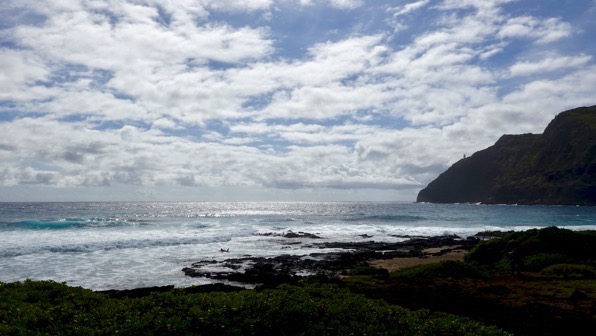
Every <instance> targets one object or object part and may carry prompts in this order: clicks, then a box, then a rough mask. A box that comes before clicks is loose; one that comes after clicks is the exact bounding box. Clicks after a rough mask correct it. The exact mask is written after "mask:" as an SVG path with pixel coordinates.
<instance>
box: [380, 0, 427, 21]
mask: <svg viewBox="0 0 596 336" xmlns="http://www.w3.org/2000/svg"><path fill="white" fill-rule="evenodd" d="M429 2H430V0H419V1H416V2H410V3H408V4H405V5H403V6H400V7H392V8H390V9H388V12H390V13H392V14H393V17H397V16H401V15H405V14H408V13H410V12H412V11H415V10H417V9H420V8H423V7H425V6H426V5H428V3H429Z"/></svg>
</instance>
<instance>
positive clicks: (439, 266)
mask: <svg viewBox="0 0 596 336" xmlns="http://www.w3.org/2000/svg"><path fill="white" fill-rule="evenodd" d="M391 275H392V276H394V277H401V278H409V279H421V278H422V279H433V278H484V277H486V274H485V273H484V272H482V271H481V270H480V269H479V268H477V267H476V266H474V265H473V264H468V263H465V262H461V261H452V260H447V261H442V262H439V263H435V264H427V265H418V266H413V267H408V268H403V269H400V270H397V271H395V272H393V273H391Z"/></svg>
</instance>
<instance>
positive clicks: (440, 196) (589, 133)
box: [417, 106, 596, 205]
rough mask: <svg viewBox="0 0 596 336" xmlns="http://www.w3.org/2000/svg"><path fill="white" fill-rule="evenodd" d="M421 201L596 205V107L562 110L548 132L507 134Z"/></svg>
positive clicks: (433, 186) (454, 170) (461, 163)
mask: <svg viewBox="0 0 596 336" xmlns="http://www.w3.org/2000/svg"><path fill="white" fill-rule="evenodd" d="M417 201H418V202H433V203H477V202H482V203H487V204H488V203H503V204H513V203H517V204H571V205H596V106H592V107H582V108H577V109H574V110H569V111H566V112H562V113H560V114H559V115H558V116H557V117H555V119H554V120H553V121H552V122H551V123H550V124H549V125H548V127H547V128H546V129H545V131H544V133H543V134H521V135H504V136H502V137H501V138H500V139H499V140H498V141H497V142H496V143H495V145H493V146H491V147H489V148H487V149H485V150H482V151H479V152H477V153H474V154H473V155H472V156H470V157H468V158H464V159H462V160H460V161H458V162H457V163H455V164H454V165H453V166H452V167H450V168H449V169H448V170H447V171H445V172H444V173H443V174H441V175H440V176H439V177H438V178H437V179H435V180H434V181H432V182H431V183H430V184H429V185H428V186H427V187H426V188H425V189H423V190H421V191H420V193H419V194H418V198H417Z"/></svg>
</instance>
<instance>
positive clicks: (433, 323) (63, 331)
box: [0, 281, 507, 335]
mask: <svg viewBox="0 0 596 336" xmlns="http://www.w3.org/2000/svg"><path fill="white" fill-rule="evenodd" d="M0 334H1V335H28V334H35V335H75V334H76V335H116V334H121V335H350V334H352V335H365V334H366V335H507V333H505V332H503V331H501V330H499V329H497V328H494V327H487V326H484V325H482V324H480V323H478V322H475V321H472V320H469V319H467V318H463V317H458V316H453V315H448V314H438V313H430V312H428V311H424V310H421V311H414V312H413V311H410V310H407V309H405V308H402V307H399V306H394V305H389V304H387V303H386V302H385V301H379V300H371V299H367V298H365V297H364V296H361V295H358V294H354V293H351V292H349V291H348V290H346V289H342V288H339V287H337V286H332V285H306V286H304V287H300V286H281V287H279V288H277V289H274V290H266V291H262V292H257V291H251V290H246V291H241V292H237V293H220V292H216V293H196V294H187V293H185V292H184V291H183V290H173V291H171V292H165V293H153V294H151V295H149V296H146V297H142V298H134V299H132V298H124V299H115V298H110V297H108V296H106V295H104V294H101V293H96V292H92V291H90V290H85V289H81V288H72V287H68V286H66V285H63V284H58V283H55V282H51V281H41V282H38V281H25V282H23V283H8V284H4V283H0Z"/></svg>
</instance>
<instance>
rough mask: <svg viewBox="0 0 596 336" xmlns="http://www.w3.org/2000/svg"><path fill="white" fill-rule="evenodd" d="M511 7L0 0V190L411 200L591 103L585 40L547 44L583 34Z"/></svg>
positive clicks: (466, 2)
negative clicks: (502, 143) (499, 147)
mask: <svg viewBox="0 0 596 336" xmlns="http://www.w3.org/2000/svg"><path fill="white" fill-rule="evenodd" d="M516 3H517V2H516V1H511V0H487V1H472V0H445V1H440V2H431V1H426V0H420V1H410V2H403V4H401V5H398V6H396V5H395V3H393V2H383V3H379V4H375V5H374V6H373V5H372V4H370V3H367V2H364V1H354V0H352V1H348V0H341V1H339V0H320V1H318V0H310V1H305V0H300V1H288V0H278V1H276V0H261V1H236V0H230V1H211V0H200V1H191V0H180V1H168V2H162V1H156V0H135V1H115V0H100V1H97V0H94V1H91V0H76V1H42V2H39V1H32V0H25V1H12V0H11V1H8V2H5V3H3V4H2V5H0V15H2V17H10V19H9V20H6V21H5V23H4V24H3V25H0V31H1V32H0V39H1V42H3V43H2V46H3V47H2V49H0V89H1V90H0V134H2V137H0V190H11V194H12V192H14V194H15V195H26V194H27V193H26V192H25V190H32V189H22V188H38V189H35V190H45V191H44V192H47V193H48V195H51V194H50V193H54V194H55V193H57V192H59V191H61V190H62V191H67V190H68V192H73V190H81V188H82V189H84V190H89V191H93V193H96V195H101V196H102V197H103V198H107V199H109V198H110V196H109V195H110V194H113V193H111V192H110V191H111V190H118V191H119V194H120V195H127V197H132V196H130V195H131V193H130V192H126V191H125V190H126V189H127V188H129V189H128V190H135V191H137V192H139V194H138V195H141V196H143V195H145V196H146V195H153V196H151V197H159V196H155V195H159V193H163V199H168V195H173V193H174V192H176V193H178V194H177V195H190V196H188V197H191V198H192V197H197V198H200V197H205V196H204V195H205V194H204V193H205V191H206V190H209V191H210V192H213V193H214V194H218V195H220V197H221V198H223V199H226V197H228V198H229V199H235V197H236V196H234V195H235V194H234V193H235V191H234V190H239V189H242V188H244V189H243V190H252V191H259V190H260V191H259V192H257V193H256V194H259V195H261V194H262V193H264V194H267V195H269V196H265V197H264V198H267V197H269V199H271V195H277V194H279V193H288V194H285V195H290V196H287V197H288V198H291V195H292V194H289V193H292V192H296V193H295V194H293V195H299V194H298V193H299V192H303V193H306V194H301V195H307V194H308V193H309V192H310V193H312V194H313V195H314V194H317V193H320V194H317V195H321V194H325V195H326V197H336V198H340V199H341V198H342V197H348V196H347V195H357V197H359V198H367V197H368V198H374V197H376V196H375V195H384V196H383V197H397V196H396V195H399V197H402V198H403V199H405V200H412V199H414V198H415V193H416V191H417V190H419V189H420V188H422V187H423V186H424V185H425V184H426V183H428V182H429V181H430V180H432V179H433V178H434V177H436V176H437V175H438V174H439V173H440V172H442V171H443V170H444V169H446V168H447V167H448V166H449V165H450V164H452V163H453V162H455V161H457V160H459V159H460V158H461V157H462V155H463V154H468V155H469V154H472V153H473V152H474V151H476V150H479V149H482V148H484V147H486V146H488V145H490V144H492V143H493V142H494V141H495V140H496V139H497V138H498V137H499V136H500V135H501V134H503V133H525V132H539V131H541V130H542V129H543V128H544V126H546V124H547V123H548V122H549V121H550V120H551V119H552V117H553V116H554V114H555V113H557V112H560V111H562V110H563V109H566V108H571V107H575V106H579V105H591V104H594V98H593V88H594V87H595V86H596V75H595V74H596V69H595V68H594V60H593V57H592V56H591V53H590V50H589V49H584V48H583V47H582V46H576V47H575V49H570V50H567V51H565V52H563V51H562V50H559V49H558V48H559V45H558V44H557V43H556V42H560V41H564V40H567V41H571V42H572V41H573V38H574V36H578V35H580V34H587V33H582V32H581V31H579V30H577V29H575V27H574V26H573V24H572V23H571V22H572V21H571V20H567V19H565V18H564V17H563V16H561V17H556V18H553V17H550V16H548V15H541V13H537V12H528V13H522V14H519V13H516V12H507V11H506V6H505V5H507V6H514V5H516ZM522 12H523V11H522ZM321 13H325V15H326V16H325V17H322V18H321V17H318V16H317V15H321ZM370 13H374V15H376V16H374V17H375V18H379V17H381V18H385V20H380V21H379V22H374V24H371V23H370V22H372V21H374V20H373V19H371V18H367V17H366V16H367V15H369V14H370ZM262 14H265V15H266V16H267V20H261V19H260V18H261V17H262V16H261V15H262ZM239 17H242V18H244V19H239ZM252 18H258V19H255V20H254V21H253V20H252ZM401 18H409V19H411V20H414V21H416V22H419V24H417V25H416V26H411V27H406V25H405V24H404V25H403V26H401V28H400V29H396V28H398V26H397V24H398V23H399V22H397V21H395V20H401ZM342 20H343V21H342ZM352 20H362V21H368V23H367V24H362V25H359V27H361V28H360V29H358V33H357V34H355V33H354V30H353V29H347V30H345V31H342V30H341V29H340V28H341V27H342V26H350V27H351V26H353V22H352ZM414 21H412V22H414ZM289 22H292V24H296V25H298V26H300V27H304V26H302V25H301V24H302V23H303V22H308V26H309V29H312V31H313V32H315V34H314V35H312V36H311V35H309V34H306V35H308V36H307V38H305V39H304V40H299V39H296V40H295V41H294V40H292V38H293V37H294V35H292V33H293V31H292V30H291V27H289V26H290V24H289ZM396 31H399V32H397V33H396ZM406 32H407V34H409V35H405V34H406ZM296 33H297V34H298V33H302V32H296ZM301 36H305V35H301ZM288 41H290V42H292V43H294V44H295V46H294V48H293V50H292V52H290V51H288V50H283V48H284V46H286V45H287V42H288ZM520 42H521V43H520ZM571 42H569V43H571ZM572 50H575V51H572ZM528 111H530V112H528ZM2 188H5V189H2ZM19 188H21V189H19ZM39 188H40V189H39ZM77 188H78V189H77ZM168 190H170V192H171V194H168ZM348 190H349V191H354V190H356V191H363V193H358V192H356V191H354V194H351V193H350V192H348ZM364 191H366V192H364ZM238 192H239V191H238ZM3 194H4V195H8V194H7V193H3ZM72 194H73V195H80V194H81V193H80V192H74V193H72ZM138 195H137V197H141V196H138ZM329 195H333V196H329ZM23 197H24V196H23ZM48 197H50V196H48ZM98 197H99V196H98ZM246 197H248V196H246ZM375 199H376V198H375ZM2 200H9V199H2Z"/></svg>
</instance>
